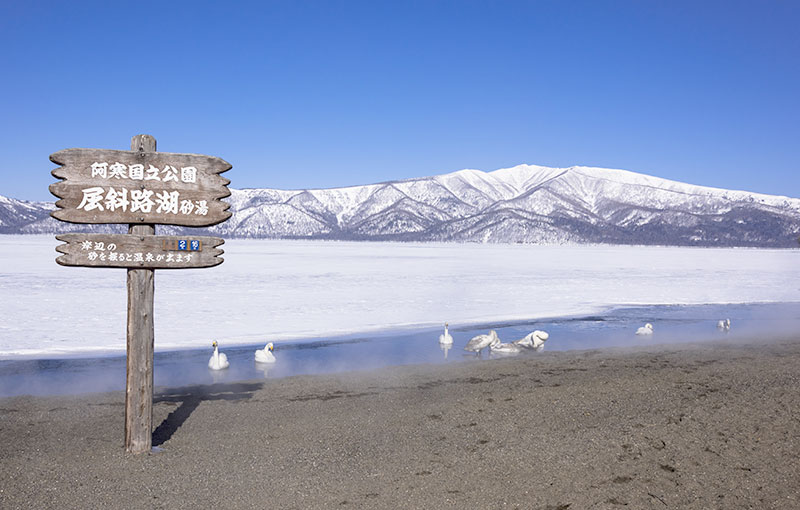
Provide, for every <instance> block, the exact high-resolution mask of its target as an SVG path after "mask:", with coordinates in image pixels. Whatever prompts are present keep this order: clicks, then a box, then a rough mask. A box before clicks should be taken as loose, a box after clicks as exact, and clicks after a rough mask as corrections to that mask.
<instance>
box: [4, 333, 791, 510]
mask: <svg viewBox="0 0 800 510" xmlns="http://www.w3.org/2000/svg"><path fill="white" fill-rule="evenodd" d="M155 402H156V403H155V406H154V424H155V425H156V426H157V429H156V430H155V432H154V443H155V444H157V445H159V446H160V447H161V448H163V450H164V451H163V452H160V453H153V454H144V455H139V456H133V455H128V454H125V453H124V450H123V447H122V440H123V413H124V394H123V393H122V392H113V393H102V394H88V395H81V396H77V397H13V398H5V399H1V400H0V433H2V438H3V440H2V441H1V442H0V508H3V509H14V508H26V509H27V508H105V509H115V508H213V507H217V508H298V509H304V508H387V509H388V508H532V509H566V508H569V509H588V508H624V507H627V508H655V509H663V508H697V509H708V508H720V509H733V508H759V509H761V508H780V509H789V508H800V460H798V458H799V457H800V413H798V409H800V406H799V404H800V339H796V338H795V339H790V338H785V339H777V340H771V341H753V342H736V343H732V342H716V343H703V344H683V345H680V346H652V347H640V348H636V349H627V350H622V349H611V350H604V351H570V352H544V353H541V354H539V355H532V356H523V357H518V358H510V359H502V360H475V361H467V362H464V363H458V364H450V365H418V366H401V367H390V368H384V369H380V370H376V371H371V372H358V373H347V374H337V375H319V376H308V375H306V376H296V377H288V378H282V379H269V380H262V381H249V382H242V383H235V384H223V385H209V386H192V387H186V388H157V389H156V395H155Z"/></svg>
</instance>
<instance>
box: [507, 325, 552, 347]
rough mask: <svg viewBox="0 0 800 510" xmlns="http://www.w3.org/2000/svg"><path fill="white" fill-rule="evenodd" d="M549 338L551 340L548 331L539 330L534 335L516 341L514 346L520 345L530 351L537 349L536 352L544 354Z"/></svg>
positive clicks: (530, 334)
mask: <svg viewBox="0 0 800 510" xmlns="http://www.w3.org/2000/svg"><path fill="white" fill-rule="evenodd" d="M548 338H550V335H549V334H548V333H547V332H546V331H539V330H538V329H537V330H536V331H534V332H533V333H529V334H528V335H526V336H524V337H522V338H520V339H519V340H514V345H519V346H520V347H526V348H528V349H535V350H536V352H542V351H543V350H544V341H545V340H547V339H548Z"/></svg>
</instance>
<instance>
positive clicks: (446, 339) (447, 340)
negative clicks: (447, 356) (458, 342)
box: [439, 322, 453, 345]
mask: <svg viewBox="0 0 800 510" xmlns="http://www.w3.org/2000/svg"><path fill="white" fill-rule="evenodd" d="M439 343H440V344H446V345H450V344H452V343H453V337H452V336H450V333H449V332H448V331H447V323H446V322H445V323H444V333H442V334H441V335H439Z"/></svg>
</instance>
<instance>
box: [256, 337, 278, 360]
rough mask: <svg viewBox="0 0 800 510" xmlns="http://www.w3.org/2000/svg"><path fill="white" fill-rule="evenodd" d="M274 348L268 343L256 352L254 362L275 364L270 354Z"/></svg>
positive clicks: (273, 357)
mask: <svg viewBox="0 0 800 510" xmlns="http://www.w3.org/2000/svg"><path fill="white" fill-rule="evenodd" d="M273 349H274V346H273V345H272V342H269V343H268V344H267V345H265V346H264V348H263V349H258V350H256V361H257V362H258V363H275V356H274V355H273V354H272V350H273Z"/></svg>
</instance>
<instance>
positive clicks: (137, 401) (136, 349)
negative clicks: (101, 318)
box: [125, 142, 155, 453]
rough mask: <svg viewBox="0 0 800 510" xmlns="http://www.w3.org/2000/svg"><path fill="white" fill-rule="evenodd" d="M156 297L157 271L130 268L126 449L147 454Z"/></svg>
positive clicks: (145, 231) (144, 232)
mask: <svg viewBox="0 0 800 510" xmlns="http://www.w3.org/2000/svg"><path fill="white" fill-rule="evenodd" d="M132 143H133V142H132ZM154 233H155V227H154V226H153V225H131V227H130V229H129V234H128V235H130V236H133V237H141V238H146V237H147V236H152V235H153V234H154ZM154 298H155V271H153V270H152V269H128V331H127V367H126V368H127V369H126V381H125V450H126V451H128V452H130V453H147V452H149V451H150V450H151V449H152V445H153V350H154V344H155V327H154V320H153V302H154Z"/></svg>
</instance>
